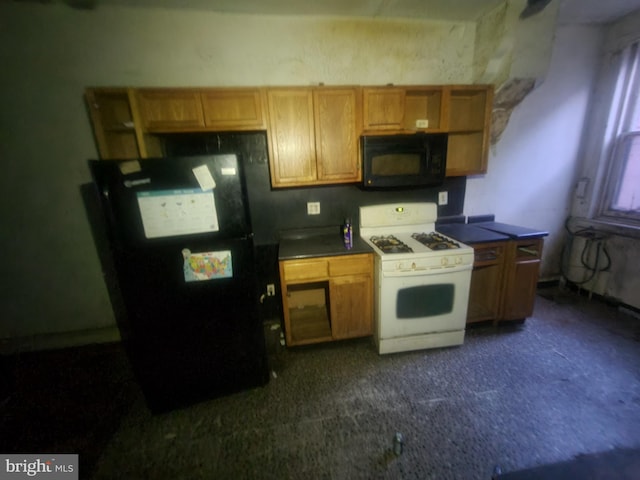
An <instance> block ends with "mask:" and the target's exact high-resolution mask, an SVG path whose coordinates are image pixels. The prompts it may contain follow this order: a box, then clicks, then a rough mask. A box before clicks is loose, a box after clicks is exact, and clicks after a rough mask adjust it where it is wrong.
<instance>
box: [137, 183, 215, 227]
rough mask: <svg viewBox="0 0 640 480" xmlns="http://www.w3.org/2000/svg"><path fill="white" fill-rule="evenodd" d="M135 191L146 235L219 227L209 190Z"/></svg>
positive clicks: (211, 193) (211, 192)
mask: <svg viewBox="0 0 640 480" xmlns="http://www.w3.org/2000/svg"><path fill="white" fill-rule="evenodd" d="M136 195H137V199H138V207H139V208H140V215H141V217H142V225H143V227H144V234H145V236H146V237H147V238H160V237H172V236H176V235H189V234H192V233H205V232H217V231H218V230H219V226H218V214H217V212H216V203H215V198H214V196H213V191H212V190H209V191H202V190H200V189H197V188H194V189H182V190H156V191H149V192H138V193H137V194H136Z"/></svg>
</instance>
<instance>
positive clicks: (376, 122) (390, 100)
mask: <svg viewBox="0 0 640 480" xmlns="http://www.w3.org/2000/svg"><path fill="white" fill-rule="evenodd" d="M404 96H405V90H404V89H403V88H395V87H386V88H385V87H382V88H365V89H364V90H363V116H364V125H363V128H364V130H399V129H401V128H402V125H403V120H404Z"/></svg>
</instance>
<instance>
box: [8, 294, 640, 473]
mask: <svg viewBox="0 0 640 480" xmlns="http://www.w3.org/2000/svg"><path fill="white" fill-rule="evenodd" d="M4 362H5V368H4V370H5V372H6V373H8V377H9V379H13V387H12V388H9V389H8V390H9V392H8V395H6V398H5V400H4V401H2V400H1V399H0V402H2V403H0V407H1V408H0V413H1V417H0V429H1V431H2V440H1V441H2V444H1V445H0V451H2V452H5V453H7V452H15V451H21V452H34V453H37V452H45V451H47V452H52V451H54V452H58V453H79V454H80V459H81V478H91V479H94V480H101V479H114V478H126V479H165V478H166V479H198V478H202V479H227V478H234V479H278V480H280V479H298V478H301V479H306V480H310V479H357V478H362V479H365V478H366V479H376V478H380V479H464V480H473V479H489V478H491V476H492V473H493V472H494V467H495V466H496V465H499V466H500V468H501V470H502V472H503V474H504V475H505V476H506V475H507V474H508V473H509V472H516V471H522V470H527V469H532V468H535V467H540V466H542V465H549V464H556V463H558V462H566V461H569V460H572V459H573V458H575V457H576V456H579V455H588V454H594V453H603V452H604V453H606V452H612V451H614V450H616V449H618V450H621V449H640V320H638V319H637V318H634V317H633V316H630V315H628V314H625V313H623V312H621V311H619V310H618V309H616V308H615V307H613V306H611V305H608V304H605V303H603V302H601V301H599V300H596V299H592V300H589V299H588V298H585V297H583V296H579V295H577V294H575V293H572V292H565V291H563V292H559V291H557V290H556V289H548V290H544V291H542V290H541V291H539V295H538V297H537V300H536V309H535V314H534V316H533V317H532V318H529V319H528V320H527V321H526V322H525V323H524V324H523V325H521V326H501V327H497V328H496V327H492V326H489V325H487V326H479V327H476V328H471V329H469V330H468V332H467V336H466V339H465V344H464V345H462V346H460V347H455V348H447V349H438V350H425V351H419V352H407V353H400V354H393V355H385V356H380V355H378V354H377V353H376V351H375V349H374V347H373V344H372V341H371V339H360V340H354V341H345V342H337V343H333V344H324V345H316V346H311V347H304V348H297V349H280V350H277V351H275V352H273V353H272V355H271V368H272V370H273V375H272V378H271V381H270V383H269V384H268V385H267V386H266V387H263V388H258V389H254V390H250V391H246V392H241V393H238V394H235V395H231V396H228V397H224V398H218V399H214V400H210V401H207V402H203V403H200V404H198V405H194V406H192V407H189V408H185V409H182V410H179V411H175V412H171V413H168V414H164V415H159V416H153V415H151V414H150V413H149V411H148V410H147V408H146V406H145V404H144V400H143V398H142V396H141V394H140V391H139V389H138V388H137V385H136V383H135V382H134V381H133V379H132V377H131V373H130V371H129V369H128V365H127V362H126V359H125V358H124V355H123V353H122V350H121V349H120V346H119V345H103V346H93V347H84V348H82V349H75V350H74V351H72V352H71V351H69V352H67V351H65V352H51V353H38V354H28V355H21V356H19V357H16V358H10V359H5V360H4ZM396 432H400V433H402V435H403V437H404V440H405V443H404V450H403V453H402V454H401V455H399V456H396V455H394V453H393V450H392V446H393V445H392V440H393V437H394V435H395V433H396ZM616 451H617V450H616ZM636 453H637V451H636ZM632 458H636V459H637V455H635V456H634V455H633V454H632ZM600 468H601V469H602V470H601V471H602V472H604V473H607V474H611V473H614V474H615V473H617V474H618V476H612V477H608V476H602V477H593V478H616V479H624V478H626V477H624V476H621V473H620V472H607V471H606V470H607V467H606V465H605V466H604V467H600ZM611 468H612V469H615V468H617V469H620V468H621V467H611ZM622 473H624V472H622ZM635 473H638V472H634V474H635ZM507 478H511V477H507ZM514 478H515V477H514ZM628 478H639V477H637V476H634V477H628Z"/></svg>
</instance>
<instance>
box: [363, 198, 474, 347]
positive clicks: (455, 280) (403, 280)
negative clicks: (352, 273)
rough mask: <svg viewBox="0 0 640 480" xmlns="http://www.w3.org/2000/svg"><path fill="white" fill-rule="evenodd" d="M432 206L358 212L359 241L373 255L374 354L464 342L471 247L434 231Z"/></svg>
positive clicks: (384, 207) (409, 205) (403, 205)
mask: <svg viewBox="0 0 640 480" xmlns="http://www.w3.org/2000/svg"><path fill="white" fill-rule="evenodd" d="M437 214H438V208H437V205H436V204H435V203H394V204H385V205H373V206H366V207H360V236H361V237H362V238H363V240H365V241H366V242H367V243H368V244H369V245H371V247H373V249H374V251H375V253H376V259H375V286H376V288H375V295H374V296H375V330H376V331H375V339H376V344H377V346H378V351H379V353H381V354H382V353H393V352H402V351H408V350H420V349H426V348H436V347H446V346H452V345H460V344H462V343H463V342H464V330H465V324H466V318H467V303H468V299H469V284H470V282H471V269H472V268H473V259H474V255H473V248H472V247H470V246H468V245H465V244H463V243H461V242H458V241H457V240H453V239H451V238H450V237H447V236H446V235H442V234H440V233H438V232H436V230H435V221H436V219H437Z"/></svg>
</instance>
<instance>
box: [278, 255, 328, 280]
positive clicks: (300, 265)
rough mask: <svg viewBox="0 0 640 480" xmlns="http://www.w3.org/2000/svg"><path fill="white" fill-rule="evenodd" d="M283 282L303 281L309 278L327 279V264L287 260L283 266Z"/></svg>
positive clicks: (319, 261)
mask: <svg viewBox="0 0 640 480" xmlns="http://www.w3.org/2000/svg"><path fill="white" fill-rule="evenodd" d="M283 271H284V280H285V281H287V282H289V281H291V280H304V279H309V278H327V277H328V276H329V262H328V261H327V260H300V261H295V260H289V261H286V262H284V264H283Z"/></svg>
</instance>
